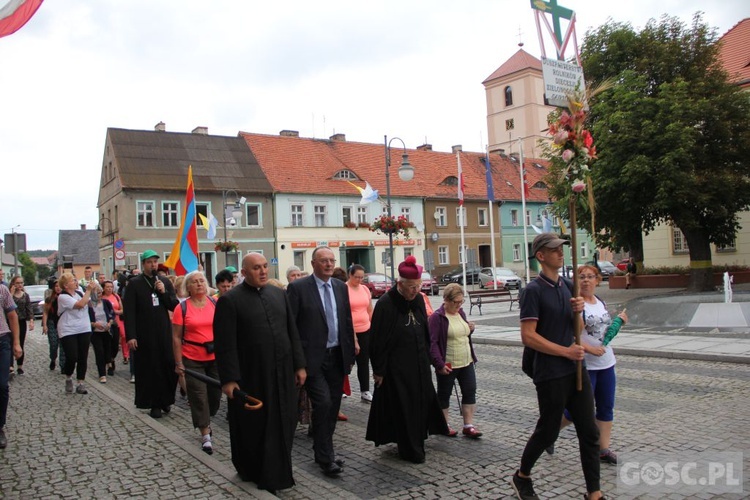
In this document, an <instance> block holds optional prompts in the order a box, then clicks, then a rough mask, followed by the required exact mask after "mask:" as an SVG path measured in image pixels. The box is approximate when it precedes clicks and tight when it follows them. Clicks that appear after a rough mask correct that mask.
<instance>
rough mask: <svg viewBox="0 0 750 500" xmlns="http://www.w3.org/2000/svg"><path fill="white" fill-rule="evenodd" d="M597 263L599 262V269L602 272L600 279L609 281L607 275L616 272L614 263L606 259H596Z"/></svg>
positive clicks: (612, 274)
mask: <svg viewBox="0 0 750 500" xmlns="http://www.w3.org/2000/svg"><path fill="white" fill-rule="evenodd" d="M597 264H599V270H600V271H601V273H602V279H603V280H604V281H609V277H610V276H614V275H615V274H616V273H617V268H616V267H615V265H614V264H612V263H611V262H610V261H608V260H600V261H597ZM592 265H593V263H592Z"/></svg>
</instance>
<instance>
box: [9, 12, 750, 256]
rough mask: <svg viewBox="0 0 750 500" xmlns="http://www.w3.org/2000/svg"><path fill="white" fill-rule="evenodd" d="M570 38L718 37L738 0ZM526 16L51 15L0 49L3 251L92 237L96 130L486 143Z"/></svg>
mask: <svg viewBox="0 0 750 500" xmlns="http://www.w3.org/2000/svg"><path fill="white" fill-rule="evenodd" d="M5 3H6V0H0V6H2V5H4V4H5ZM560 3H561V4H562V5H564V6H565V7H568V8H570V9H573V10H575V11H576V13H577V17H578V38H579V42H580V41H582V39H583V37H584V34H585V32H586V30H587V29H589V28H591V27H596V26H599V25H601V24H603V23H604V22H606V20H607V18H608V17H611V18H612V19H614V20H615V21H623V22H630V23H631V24H632V25H633V26H634V27H636V28H640V27H642V26H643V25H644V24H645V23H646V22H647V21H648V19H649V18H651V17H658V16H660V15H662V14H665V13H666V14H669V15H673V16H677V17H679V18H680V19H682V20H683V21H685V22H687V23H689V22H690V21H691V19H692V16H693V14H694V13H695V12H697V11H704V12H705V17H704V19H705V20H706V22H708V23H709V25H710V26H713V27H715V28H716V29H717V30H718V32H719V34H723V33H724V32H726V31H727V30H728V29H730V28H731V27H732V26H734V24H736V23H737V22H738V21H740V20H741V19H743V18H745V17H748V16H750V2H748V1H747V0H722V1H721V2H718V1H714V2H706V1H698V0H680V1H678V0H662V1H659V2H654V1H653V0H632V1H629V2H611V1H607V2H602V1H594V0H560ZM532 12H533V11H532V10H531V8H530V3H529V1H528V0H512V1H511V0H463V1H461V2H457V1H455V0H430V1H421V0H411V1H409V0H407V1H403V0H401V1H396V0H380V1H372V2H358V1H351V0H348V1H330V0H320V1H317V2H314V1H309V0H305V1H302V0H286V1H283V2H268V1H265V2H262V1H242V0H232V1H229V0H215V1H212V2H206V1H205V0H202V1H197V0H179V1H177V0H158V1H153V0H150V1H146V0H129V1H122V0H96V1H91V0H65V1H59V0H58V1H55V0H48V1H47V2H45V3H44V4H42V6H41V8H40V9H39V11H38V12H37V13H36V15H35V16H34V17H33V18H32V19H31V21H30V22H29V23H28V24H27V25H26V26H25V27H24V28H22V29H21V30H20V31H18V32H17V33H15V34H13V35H11V36H8V37H6V38H1V39H0V92H1V95H2V105H0V169H1V170H0V172H2V176H1V177H0V186H2V191H1V193H2V194H0V200H1V204H0V208H1V209H0V237H1V234H2V233H9V232H11V228H13V227H15V226H19V225H20V227H18V229H17V231H18V232H21V233H25V234H26V235H27V241H28V247H29V249H42V248H43V249H51V248H57V231H58V230H59V229H77V228H79V227H80V225H81V224H87V226H88V227H89V228H94V227H95V226H96V224H97V219H98V218H97V211H96V202H97V194H98V189H99V178H100V172H101V164H102V158H103V153H104V139H105V134H106V130H107V127H121V128H129V129H138V130H153V126H154V125H155V124H156V123H158V122H159V121H163V122H165V123H166V126H167V130H168V131H172V132H190V131H191V130H192V129H193V128H195V127H196V126H199V125H200V126H206V127H208V131H209V133H210V134H216V135H229V136H235V135H236V134H237V132H238V131H240V130H242V131H247V132H256V133H268V134H276V133H278V132H279V131H280V130H282V129H292V130H298V131H299V132H300V135H301V136H303V137H328V136H330V135H332V134H333V133H345V134H346V137H347V140H353V141H360V142H372V143H380V142H382V140H383V135H388V136H389V137H391V136H398V137H400V138H401V139H403V140H404V142H405V143H406V145H407V147H409V148H414V147H416V146H418V145H420V144H423V143H424V142H428V143H430V144H432V145H433V149H435V150H438V151H450V147H451V146H452V145H454V144H462V145H463V147H464V150H468V151H481V150H483V148H484V146H485V144H486V142H487V132H486V107H485V94H484V88H483V86H482V81H483V80H484V79H485V78H487V76H489V75H490V74H491V73H492V72H493V71H494V70H495V69H497V67H499V66H500V65H501V64H502V63H503V62H504V61H505V60H506V59H507V58H508V57H510V56H511V55H512V54H513V53H515V52H516V51H517V50H518V45H517V44H518V42H519V31H520V38H521V39H522V40H523V42H524V43H525V46H524V49H525V50H527V51H528V52H529V53H531V54H533V55H535V56H537V57H539V56H540V55H541V53H540V49H539V44H538V41H537V34H536V27H535V23H534V16H533V13H532Z"/></svg>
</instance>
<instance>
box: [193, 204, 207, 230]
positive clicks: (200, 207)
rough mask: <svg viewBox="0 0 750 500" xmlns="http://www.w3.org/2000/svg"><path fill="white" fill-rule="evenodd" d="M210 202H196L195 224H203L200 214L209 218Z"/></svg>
mask: <svg viewBox="0 0 750 500" xmlns="http://www.w3.org/2000/svg"><path fill="white" fill-rule="evenodd" d="M208 212H209V209H208V203H196V204H195V224H196V225H197V226H199V227H200V226H203V221H202V220H201V218H200V217H199V215H202V216H203V217H205V218H206V219H208Z"/></svg>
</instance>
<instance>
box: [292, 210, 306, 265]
mask: <svg viewBox="0 0 750 500" xmlns="http://www.w3.org/2000/svg"><path fill="white" fill-rule="evenodd" d="M302 208H303V207H302V205H292V206H291V210H290V213H291V215H292V221H291V222H292V227H302V224H303V218H302ZM295 265H296V264H295Z"/></svg>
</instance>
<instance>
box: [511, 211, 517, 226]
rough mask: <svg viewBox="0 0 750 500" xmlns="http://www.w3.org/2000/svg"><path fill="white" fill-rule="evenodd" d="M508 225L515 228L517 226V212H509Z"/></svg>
mask: <svg viewBox="0 0 750 500" xmlns="http://www.w3.org/2000/svg"><path fill="white" fill-rule="evenodd" d="M510 225H511V226H517V225H518V210H511V211H510Z"/></svg>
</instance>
